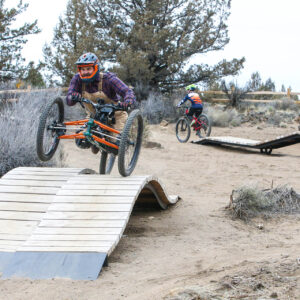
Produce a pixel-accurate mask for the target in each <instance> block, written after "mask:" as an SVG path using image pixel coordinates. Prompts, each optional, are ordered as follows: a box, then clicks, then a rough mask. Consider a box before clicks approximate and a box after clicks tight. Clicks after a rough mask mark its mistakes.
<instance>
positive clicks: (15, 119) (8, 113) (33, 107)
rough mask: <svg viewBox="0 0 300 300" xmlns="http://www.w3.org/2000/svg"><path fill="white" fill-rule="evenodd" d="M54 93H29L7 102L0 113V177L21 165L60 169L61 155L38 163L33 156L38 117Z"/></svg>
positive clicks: (60, 153)
mask: <svg viewBox="0 0 300 300" xmlns="http://www.w3.org/2000/svg"><path fill="white" fill-rule="evenodd" d="M57 96H58V94H57V93H44V92H31V93H26V94H22V95H21V96H20V98H19V100H18V101H17V102H15V103H6V104H4V105H3V107H2V109H1V111H0V145H1V147H0V176H2V175H4V174H5V173H6V172H8V171H9V170H11V169H13V168H16V167H20V166H27V167H33V166H60V165H62V160H63V153H62V150H60V149H61V148H59V149H58V150H57V152H58V155H55V159H53V160H52V161H49V162H47V163H44V162H41V161H40V160H39V159H38V157H37V154H36V132H37V127H38V123H39V116H40V115H41V111H42V109H43V107H44V106H45V104H46V102H47V100H52V99H54V98H55V97H57Z"/></svg>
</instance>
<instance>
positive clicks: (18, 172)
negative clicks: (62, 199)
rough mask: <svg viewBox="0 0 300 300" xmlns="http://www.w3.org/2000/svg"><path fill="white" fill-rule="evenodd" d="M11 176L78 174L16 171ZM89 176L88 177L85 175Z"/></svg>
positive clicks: (74, 174) (69, 174)
mask: <svg viewBox="0 0 300 300" xmlns="http://www.w3.org/2000/svg"><path fill="white" fill-rule="evenodd" d="M9 175H38V176H43V177H44V176H69V177H70V176H76V173H73V172H72V173H70V172H66V171H57V172H56V171H52V172H51V171H47V172H35V171H25V170H24V171H17V170H16V171H14V172H12V171H11V172H9ZM85 176H87V175H85Z"/></svg>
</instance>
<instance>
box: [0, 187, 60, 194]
mask: <svg viewBox="0 0 300 300" xmlns="http://www.w3.org/2000/svg"><path fill="white" fill-rule="evenodd" d="M58 190H59V189H58V188H54V187H52V188H51V187H48V188H44V187H23V186H18V187H16V186H0V193H24V194H41V195H55V194H56V192H57V191H58Z"/></svg>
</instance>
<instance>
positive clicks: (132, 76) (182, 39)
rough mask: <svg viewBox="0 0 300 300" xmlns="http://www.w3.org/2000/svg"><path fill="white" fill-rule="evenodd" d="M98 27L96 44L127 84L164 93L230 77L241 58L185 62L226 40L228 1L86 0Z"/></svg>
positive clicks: (219, 45)
mask: <svg viewBox="0 0 300 300" xmlns="http://www.w3.org/2000/svg"><path fill="white" fill-rule="evenodd" d="M87 2H88V3H89V5H88V6H87V7H88V8H89V10H90V17H91V18H92V19H93V20H94V26H95V30H96V33H97V35H96V39H95V40H96V44H95V47H96V48H97V50H99V52H100V53H102V56H103V57H104V58H108V59H110V61H112V62H116V63H118V67H116V68H115V69H116V70H118V74H119V75H120V76H121V78H123V79H124V80H125V81H126V82H129V83H131V84H132V85H136V83H137V81H141V82H142V83H144V84H145V85H150V86H151V87H154V88H160V89H161V90H163V91H168V90H171V89H173V88H174V87H181V86H184V85H186V84H188V83H196V82H200V81H201V82H204V81H206V82H207V81H210V80H213V79H219V78H221V77H223V76H226V75H234V74H236V73H237V72H238V70H240V68H241V67H242V65H243V62H244V58H241V59H233V60H232V61H229V62H228V61H226V60H223V61H221V62H219V63H218V64H217V65H215V66H209V65H206V64H194V65H192V66H191V67H190V68H189V69H187V70H186V63H187V61H188V60H189V59H190V58H191V57H193V56H194V55H196V54H204V53H207V52H210V51H218V50H221V49H223V48H224V46H225V45H226V44H227V43H228V42H229V37H228V32H227V25H226V21H227V19H228V16H229V14H230V2H231V1H230V0H222V1H221V0H156V1H154V0H141V1H136V0H122V1H120V0H111V1H105V0H87ZM97 42H98V43H97Z"/></svg>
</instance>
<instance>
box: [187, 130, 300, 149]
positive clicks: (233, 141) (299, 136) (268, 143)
mask: <svg viewBox="0 0 300 300" xmlns="http://www.w3.org/2000/svg"><path fill="white" fill-rule="evenodd" d="M193 143H195V144H202V145H230V146H238V147H247V148H253V149H260V151H261V152H262V153H266V154H271V152H272V150H273V149H277V148H282V147H286V146H290V145H294V144H297V143H300V132H299V131H296V132H293V133H292V134H289V135H284V136H278V137H276V138H275V139H273V140H265V141H257V140H250V139H243V138H237V137H232V136H219V137H207V138H202V139H200V140H198V141H193Z"/></svg>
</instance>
